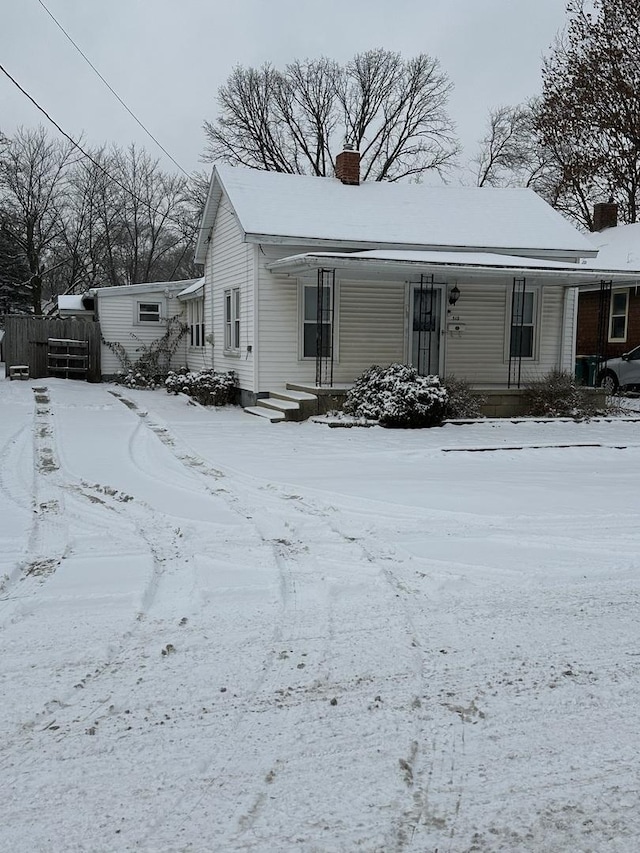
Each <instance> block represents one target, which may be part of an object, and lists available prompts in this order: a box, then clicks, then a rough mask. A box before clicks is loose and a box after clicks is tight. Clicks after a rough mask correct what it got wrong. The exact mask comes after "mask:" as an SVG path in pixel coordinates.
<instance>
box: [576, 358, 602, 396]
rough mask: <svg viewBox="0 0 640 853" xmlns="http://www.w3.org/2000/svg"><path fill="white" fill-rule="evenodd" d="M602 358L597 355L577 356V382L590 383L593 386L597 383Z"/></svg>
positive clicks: (580, 383)
mask: <svg viewBox="0 0 640 853" xmlns="http://www.w3.org/2000/svg"><path fill="white" fill-rule="evenodd" d="M599 364H600V359H599V358H598V356H597V355H578V356H576V382H577V383H578V385H588V386H590V387H591V388H593V387H594V386H595V384H596V373H597V370H598V365H599Z"/></svg>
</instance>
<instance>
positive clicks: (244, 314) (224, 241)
mask: <svg viewBox="0 0 640 853" xmlns="http://www.w3.org/2000/svg"><path fill="white" fill-rule="evenodd" d="M254 251H255V247H254V246H252V245H250V244H248V243H243V241H242V232H241V230H240V227H239V226H238V223H237V220H236V218H235V214H234V213H233V211H232V210H231V208H230V206H229V203H228V201H227V200H226V199H225V198H223V199H222V202H221V204H220V207H219V209H218V215H217V218H216V221H215V223H214V227H213V231H212V235H211V242H210V244H209V251H208V253H207V262H206V264H205V294H206V298H205V324H206V326H207V329H209V328H211V332H212V336H213V338H212V339H213V353H211V348H210V344H209V342H208V341H207V347H206V349H207V355H208V356H209V357H210V361H209V366H210V367H211V366H212V364H213V367H214V369H215V370H217V371H225V370H234V371H235V372H236V373H237V375H238V379H239V383H240V387H241V388H243V389H245V390H247V391H253V390H255V388H254V360H253V358H254V351H255V346H254V323H253V306H254V293H253V291H254V264H253V258H254ZM235 289H238V291H239V296H238V300H239V310H240V313H239V317H238V318H237V320H238V323H237V326H236V331H237V333H239V340H238V347H237V348H235V347H234V348H232V349H234V350H235V351H234V352H231V351H229V350H227V349H226V347H225V328H224V325H225V322H224V317H225V291H229V290H235ZM211 323H212V326H210V324H211ZM207 337H208V335H207ZM205 340H206V339H205ZM211 356H212V360H211Z"/></svg>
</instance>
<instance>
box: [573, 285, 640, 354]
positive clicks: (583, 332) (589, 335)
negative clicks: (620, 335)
mask: <svg viewBox="0 0 640 853" xmlns="http://www.w3.org/2000/svg"><path fill="white" fill-rule="evenodd" d="M599 310H600V293H599V292H598V291H591V292H587V293H581V294H580V296H579V297H578V334H577V339H576V355H595V354H596V353H597V352H598V312H599ZM608 331H609V308H607V333H608ZM636 346H640V296H638V295H637V294H636V292H635V288H633V287H632V288H630V290H629V320H628V324H627V340H626V341H623V342H621V343H610V342H607V353H606V354H607V357H608V358H617V357H618V356H620V355H622V353H623V352H628V351H629V350H630V349H633V347H636Z"/></svg>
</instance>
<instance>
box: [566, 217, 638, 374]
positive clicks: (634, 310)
mask: <svg viewBox="0 0 640 853" xmlns="http://www.w3.org/2000/svg"><path fill="white" fill-rule="evenodd" d="M594 225H595V232H596V233H594V234H593V235H592V237H591V239H592V241H593V243H594V245H595V246H596V248H597V249H598V257H597V261H595V262H594V263H595V264H597V265H598V266H601V267H608V268H615V269H625V268H626V269H629V271H630V278H629V280H628V281H625V282H623V283H622V284H616V283H615V282H613V283H612V282H611V281H602V282H601V283H600V284H599V285H592V286H589V287H584V288H581V290H580V296H579V299H578V324H577V325H578V328H577V334H576V357H577V359H578V360H580V359H581V358H588V359H590V360H591V362H592V364H593V363H597V365H598V366H600V365H601V364H602V363H603V362H605V361H607V360H608V359H611V358H618V357H619V356H621V355H622V354H623V353H625V352H628V351H629V350H631V349H633V348H634V347H636V346H639V345H640V290H639V287H640V280H637V279H634V278H633V274H632V271H633V270H638V269H640V223H635V224H632V225H617V207H616V205H615V204H613V203H611V202H608V203H604V204H597V205H595V208H594ZM588 265H591V264H590V263H589V262H588ZM591 378H592V379H593V378H594V371H593V370H592V372H591Z"/></svg>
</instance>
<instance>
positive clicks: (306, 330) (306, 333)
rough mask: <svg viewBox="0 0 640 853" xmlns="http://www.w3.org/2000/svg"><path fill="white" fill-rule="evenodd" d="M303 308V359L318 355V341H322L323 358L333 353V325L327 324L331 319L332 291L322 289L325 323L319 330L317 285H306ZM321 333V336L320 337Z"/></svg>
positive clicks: (325, 288) (304, 287) (303, 289)
mask: <svg viewBox="0 0 640 853" xmlns="http://www.w3.org/2000/svg"><path fill="white" fill-rule="evenodd" d="M302 291H303V306H302V357H303V358H315V357H316V355H317V353H318V339H319V338H320V337H321V340H322V353H321V355H323V356H328V355H329V353H330V351H331V323H330V322H326V321H327V320H328V319H330V317H331V289H330V288H329V287H323V288H322V318H321V319H323V320H324V321H325V322H323V323H322V327H321V328H319V324H318V288H317V286H316V285H310V284H305V285H304V286H303V288H302ZM319 332H321V336H320V335H319Z"/></svg>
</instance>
